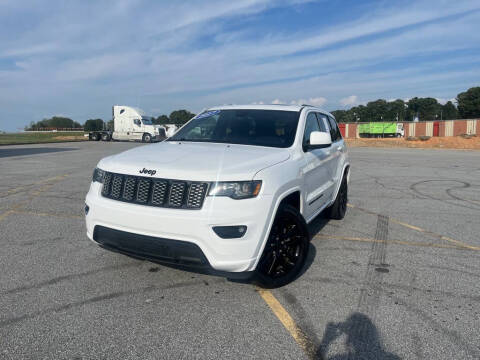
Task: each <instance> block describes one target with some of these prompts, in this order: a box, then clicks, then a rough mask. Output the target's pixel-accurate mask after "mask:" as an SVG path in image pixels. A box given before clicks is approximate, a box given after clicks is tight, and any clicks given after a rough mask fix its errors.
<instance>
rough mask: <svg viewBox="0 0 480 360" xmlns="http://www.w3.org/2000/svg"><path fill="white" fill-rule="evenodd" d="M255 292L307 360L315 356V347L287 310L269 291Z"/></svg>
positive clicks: (258, 289)
mask: <svg viewBox="0 0 480 360" xmlns="http://www.w3.org/2000/svg"><path fill="white" fill-rule="evenodd" d="M257 292H258V293H259V294H260V296H261V297H262V299H263V300H264V301H265V302H266V303H267V305H268V306H269V307H270V309H271V310H272V312H273V314H274V315H275V316H276V317H277V318H278V320H280V322H281V323H282V325H283V326H284V327H285V329H286V330H287V331H288V332H289V333H290V335H291V336H292V337H293V339H294V340H295V342H296V343H297V344H298V345H299V346H300V347H301V348H302V350H303V351H304V352H305V354H307V356H308V357H309V358H313V357H314V356H315V346H314V345H313V344H312V343H311V342H310V340H309V339H308V337H307V336H306V335H305V334H304V332H303V331H302V329H300V328H299V327H298V325H297V324H296V323H295V321H294V320H293V319H292V317H291V316H290V314H289V313H288V311H287V310H285V308H284V307H283V306H282V304H280V302H279V301H278V300H277V298H276V297H275V296H274V295H273V294H272V292H271V291H270V290H266V289H261V288H257Z"/></svg>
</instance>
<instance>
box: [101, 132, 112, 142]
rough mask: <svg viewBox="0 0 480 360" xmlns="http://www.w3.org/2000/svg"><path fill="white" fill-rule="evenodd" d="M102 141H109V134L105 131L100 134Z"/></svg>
mask: <svg viewBox="0 0 480 360" xmlns="http://www.w3.org/2000/svg"><path fill="white" fill-rule="evenodd" d="M102 141H110V135H108V134H107V133H104V134H102Z"/></svg>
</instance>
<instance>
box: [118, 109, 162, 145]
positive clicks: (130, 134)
mask: <svg viewBox="0 0 480 360" xmlns="http://www.w3.org/2000/svg"><path fill="white" fill-rule="evenodd" d="M112 112H113V126H114V131H113V134H112V138H113V139H114V140H142V141H143V142H151V141H153V140H157V139H159V138H160V136H159V135H160V128H161V127H160V126H156V125H153V122H152V118H151V117H149V116H145V113H144V112H143V111H142V110H140V109H137V108H134V107H130V106H121V105H115V106H113V110H112Z"/></svg>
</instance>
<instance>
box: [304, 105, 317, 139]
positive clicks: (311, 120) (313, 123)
mask: <svg viewBox="0 0 480 360" xmlns="http://www.w3.org/2000/svg"><path fill="white" fill-rule="evenodd" d="M312 131H320V128H319V127H318V121H317V117H316V116H315V113H313V112H311V113H308V115H307V120H306V121H305V132H304V133H303V144H306V145H308V144H310V134H311V133H312Z"/></svg>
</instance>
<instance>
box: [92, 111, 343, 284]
mask: <svg viewBox="0 0 480 360" xmlns="http://www.w3.org/2000/svg"><path fill="white" fill-rule="evenodd" d="M348 178H349V162H348V158H347V151H346V148H345V143H344V141H343V139H342V136H341V134H340V131H339V129H338V126H337V124H336V122H335V120H334V118H333V116H332V115H331V114H329V113H328V112H325V111H323V110H321V109H318V108H315V107H312V106H283V105H246V106H222V107H215V108H211V109H209V110H207V111H205V112H203V113H201V114H200V115H198V116H196V117H195V118H193V119H192V120H191V121H189V122H188V123H187V124H186V125H184V126H183V127H182V128H181V129H180V130H179V131H178V132H177V133H176V134H175V135H174V136H172V137H170V138H169V139H167V140H166V141H164V142H162V143H158V144H153V145H146V146H141V147H137V148H135V149H131V150H128V151H125V152H123V153H120V154H117V155H114V156H109V157H107V158H104V159H102V160H101V161H100V162H99V163H98V165H97V168H96V169H95V171H94V173H93V181H92V183H91V186H90V191H89V192H88V194H87V197H86V201H85V202H86V204H85V213H86V224H87V235H88V237H89V238H90V239H91V240H93V241H94V242H96V243H97V244H99V245H100V246H102V247H104V248H106V249H109V250H113V251H116V252H120V253H124V254H127V255H130V256H134V257H138V258H142V259H148V260H151V261H155V262H160V263H165V264H170V265H174V266H176V267H196V268H197V269H202V268H204V270H206V271H207V272H212V271H213V272H214V273H220V274H223V275H225V276H227V277H235V276H234V275H235V274H236V275H237V276H238V275H239V273H241V274H243V275H247V274H248V275H249V276H250V275H256V276H257V279H258V280H259V281H260V282H261V283H262V284H263V285H264V286H268V287H277V286H282V285H284V284H286V283H288V282H290V281H292V280H293V279H294V278H295V277H296V276H297V275H298V274H299V272H300V270H301V269H302V266H303V265H304V263H305V260H306V258H307V252H308V249H309V241H310V236H309V233H308V228H307V223H308V222H310V221H312V220H313V219H314V218H315V217H316V216H317V215H318V214H319V213H320V212H322V211H323V210H325V209H326V213H327V214H328V216H329V217H330V218H334V219H341V218H343V217H344V215H345V212H346V206H347V183H348ZM200 271H202V270H200Z"/></svg>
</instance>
